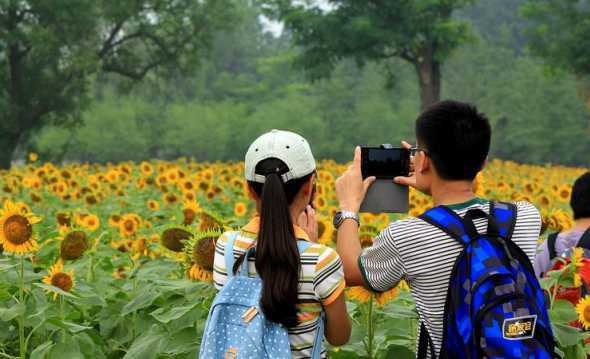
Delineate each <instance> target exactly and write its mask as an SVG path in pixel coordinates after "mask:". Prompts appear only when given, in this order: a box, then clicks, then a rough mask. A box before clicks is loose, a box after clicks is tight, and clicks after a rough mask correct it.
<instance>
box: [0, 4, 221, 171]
mask: <svg viewBox="0 0 590 359" xmlns="http://www.w3.org/2000/svg"><path fill="white" fill-rule="evenodd" d="M231 14H232V2H231V1H230V0H226V1H221V0H215V1H192V0H181V1H177V0H165V1H154V0H142V1H134V2H129V1H118V0H100V1H91V0H40V1H39V0H11V1H2V2H0V99H1V100H0V103H1V104H2V106H0V167H6V166H7V165H9V164H10V159H11V157H12V153H13V151H14V148H15V147H16V146H17V145H18V144H19V143H23V142H26V141H27V140H28V138H29V136H30V135H31V134H32V133H33V132H34V131H36V130H38V129H39V128H41V126H43V125H45V124H46V123H47V122H52V123H54V124H67V123H72V122H75V121H76V120H77V119H79V117H78V116H77V115H78V114H79V111H80V110H81V109H83V108H84V106H85V105H86V104H87V102H88V100H89V84H90V79H91V78H90V75H92V74H95V73H97V72H110V73H116V74H118V75H121V76H123V77H124V78H127V79H129V80H131V81H139V80H141V79H143V78H144V77H145V76H146V75H147V74H148V73H149V72H154V71H157V72H158V73H161V74H168V73H171V72H178V70H188V69H192V68H194V65H195V64H196V63H197V60H198V59H199V58H202V57H203V56H204V53H205V50H206V49H207V48H208V44H209V42H210V38H211V37H212V36H213V34H214V32H215V30H217V29H221V28H225V27H227V26H228V25H229V24H230V23H231V20H232V17H231Z"/></svg>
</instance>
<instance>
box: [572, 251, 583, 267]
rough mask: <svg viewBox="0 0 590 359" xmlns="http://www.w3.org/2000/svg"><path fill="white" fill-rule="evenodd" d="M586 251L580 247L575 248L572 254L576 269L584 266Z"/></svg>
mask: <svg viewBox="0 0 590 359" xmlns="http://www.w3.org/2000/svg"><path fill="white" fill-rule="evenodd" d="M583 259H584V249H583V248H580V247H575V248H574V249H573V252H572V265H573V266H574V268H575V269H577V268H580V267H582V266H584V262H583Z"/></svg>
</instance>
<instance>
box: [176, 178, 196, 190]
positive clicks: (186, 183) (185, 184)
mask: <svg viewBox="0 0 590 359" xmlns="http://www.w3.org/2000/svg"><path fill="white" fill-rule="evenodd" d="M179 187H180V189H181V190H182V191H192V190H194V189H195V185H194V183H193V182H192V181H191V180H189V179H184V180H182V181H180V182H179Z"/></svg>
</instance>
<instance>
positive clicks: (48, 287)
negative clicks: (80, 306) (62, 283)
mask: <svg viewBox="0 0 590 359" xmlns="http://www.w3.org/2000/svg"><path fill="white" fill-rule="evenodd" d="M33 284H34V285H36V286H37V287H39V288H43V289H45V290H48V291H50V292H53V293H57V294H59V295H63V296H64V297H68V298H73V299H77V298H78V297H77V296H75V295H73V294H72V293H70V292H66V291H63V290H61V289H60V288H58V287H55V286H53V285H49V284H45V283H33Z"/></svg>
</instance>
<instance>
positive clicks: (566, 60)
mask: <svg viewBox="0 0 590 359" xmlns="http://www.w3.org/2000/svg"><path fill="white" fill-rule="evenodd" d="M522 13H523V15H524V16H525V17H526V18H527V19H529V20H531V21H530V25H529V27H528V29H527V35H528V37H529V44H530V48H531V50H532V51H533V53H535V54H537V55H539V56H541V57H543V58H544V59H545V60H546V61H547V63H549V64H550V65H553V66H556V67H561V68H564V69H566V70H569V71H571V72H572V73H574V74H575V75H576V77H577V78H578V84H579V85H578V86H579V89H578V90H579V91H578V93H579V94H580V96H581V97H583V100H584V101H585V102H586V104H587V108H588V110H589V111H590V81H589V80H588V78H589V77H590V1H589V0H567V1H564V0H528V2H527V3H526V4H524V5H523V7H522ZM589 125H590V124H589ZM589 129H590V126H589Z"/></svg>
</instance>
